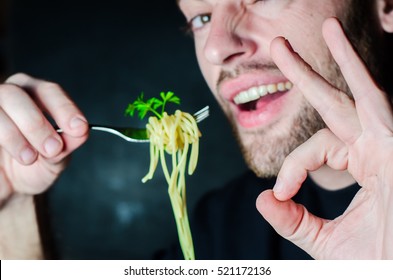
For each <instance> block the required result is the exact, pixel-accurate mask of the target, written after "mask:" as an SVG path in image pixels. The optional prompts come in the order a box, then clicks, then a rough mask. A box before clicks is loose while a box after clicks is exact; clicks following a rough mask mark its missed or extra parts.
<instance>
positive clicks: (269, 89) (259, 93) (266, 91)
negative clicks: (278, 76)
mask: <svg viewBox="0 0 393 280" xmlns="http://www.w3.org/2000/svg"><path fill="white" fill-rule="evenodd" d="M292 87H293V84H292V83H291V82H289V81H287V82H280V83H276V84H267V85H261V86H256V87H251V88H249V89H248V90H244V91H241V92H239V93H238V94H237V95H236V96H235V97H234V99H233V102H234V103H235V104H236V105H238V106H239V109H240V110H241V111H254V110H257V109H258V108H257V104H258V101H259V100H260V99H261V98H263V97H266V96H271V95H274V94H276V93H283V92H286V91H289V90H290V89H292Z"/></svg>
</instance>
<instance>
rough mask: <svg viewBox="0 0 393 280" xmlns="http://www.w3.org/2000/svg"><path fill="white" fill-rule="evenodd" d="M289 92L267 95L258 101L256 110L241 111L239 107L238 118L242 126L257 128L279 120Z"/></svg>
mask: <svg viewBox="0 0 393 280" xmlns="http://www.w3.org/2000/svg"><path fill="white" fill-rule="evenodd" d="M287 94H288V92H280V93H275V94H272V95H267V96H265V97H263V98H261V99H259V100H258V103H257V106H256V110H253V111H241V110H240V109H239V107H237V114H236V118H237V120H238V123H239V124H240V126H242V127H244V128H255V127H261V126H266V125H269V124H270V123H272V122H273V121H274V120H276V119H278V116H279V115H280V113H281V111H282V110H283V102H284V99H285V97H286V96H287Z"/></svg>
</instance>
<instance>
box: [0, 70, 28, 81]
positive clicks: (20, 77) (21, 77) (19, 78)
mask: <svg viewBox="0 0 393 280" xmlns="http://www.w3.org/2000/svg"><path fill="white" fill-rule="evenodd" d="M29 79H31V77H30V76H29V75H27V74H25V73H23V72H19V73H15V74H13V75H12V76H10V77H8V79H7V80H6V81H5V82H6V83H18V82H21V81H27V80H29Z"/></svg>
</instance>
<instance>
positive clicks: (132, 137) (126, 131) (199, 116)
mask: <svg viewBox="0 0 393 280" xmlns="http://www.w3.org/2000/svg"><path fill="white" fill-rule="evenodd" d="M193 116H194V118H195V120H196V122H198V123H199V122H201V121H203V120H204V119H206V118H207V117H208V116H209V106H206V107H203V108H202V109H201V110H199V111H197V112H195V113H194V114H193ZM89 128H90V129H91V130H98V131H104V132H108V133H111V134H114V135H116V136H119V137H121V138H123V139H124V140H126V141H128V142H134V143H147V142H149V138H148V137H147V133H146V129H145V128H136V127H114V126H107V125H98V124H89ZM56 131H57V132H59V133H61V132H63V131H62V129H61V128H56Z"/></svg>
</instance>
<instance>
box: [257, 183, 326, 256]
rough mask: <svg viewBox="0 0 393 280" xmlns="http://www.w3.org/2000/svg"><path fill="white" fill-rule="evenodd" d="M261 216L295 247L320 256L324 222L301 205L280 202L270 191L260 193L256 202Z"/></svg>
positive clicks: (292, 202) (291, 202)
mask: <svg viewBox="0 0 393 280" xmlns="http://www.w3.org/2000/svg"><path fill="white" fill-rule="evenodd" d="M256 206H257V209H258V211H259V212H260V213H261V215H262V216H263V217H264V218H265V219H266V221H267V222H269V223H270V225H271V226H272V227H273V228H274V229H275V231H276V232H277V233H278V234H279V235H281V236H282V237H284V238H285V239H287V240H289V241H291V242H292V243H294V244H295V245H296V246H298V247H300V248H301V249H303V250H304V251H306V252H307V253H308V254H309V255H310V256H312V257H313V258H316V257H317V256H318V255H320V254H319V253H318V252H319V250H320V249H321V246H320V245H322V244H320V243H321V242H322V241H323V240H321V236H323V234H321V231H323V227H324V225H325V224H326V223H327V221H326V220H324V219H321V218H319V217H316V216H314V215H313V214H311V213H310V212H308V210H307V209H306V208H305V207H304V206H303V205H301V204H297V203H295V202H294V201H293V200H286V201H280V200H277V199H276V197H275V196H274V193H273V191H272V190H266V191H264V192H262V193H261V194H260V195H259V197H258V199H257V202H256Z"/></svg>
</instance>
